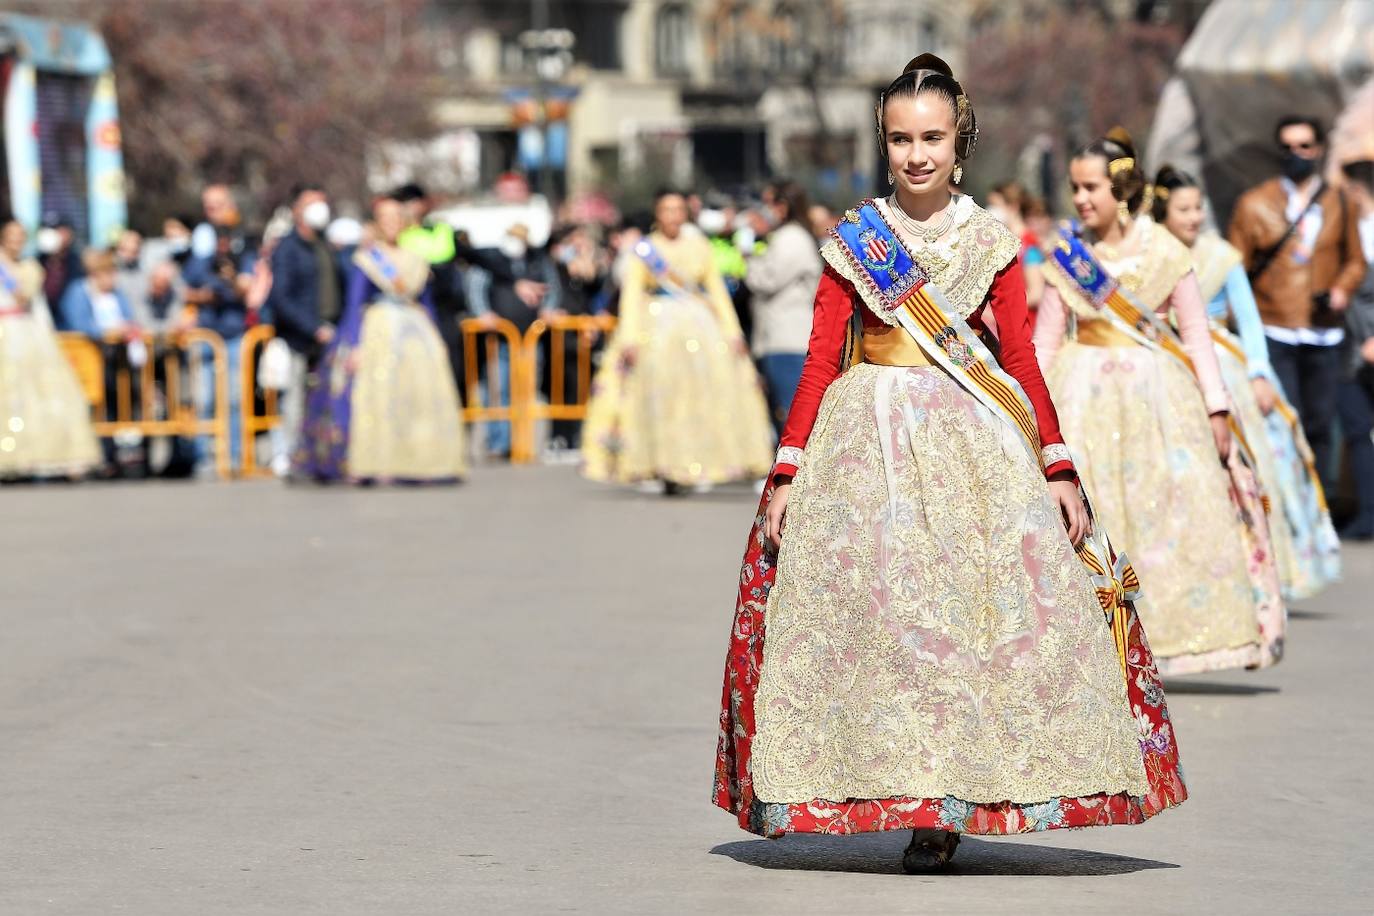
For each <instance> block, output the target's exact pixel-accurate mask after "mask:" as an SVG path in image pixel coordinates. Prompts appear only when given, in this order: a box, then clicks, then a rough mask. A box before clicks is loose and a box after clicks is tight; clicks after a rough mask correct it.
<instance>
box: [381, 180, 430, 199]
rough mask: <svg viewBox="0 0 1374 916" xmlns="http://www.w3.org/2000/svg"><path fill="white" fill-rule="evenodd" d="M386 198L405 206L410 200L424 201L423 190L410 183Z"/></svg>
mask: <svg viewBox="0 0 1374 916" xmlns="http://www.w3.org/2000/svg"><path fill="white" fill-rule="evenodd" d="M387 196H388V197H390V198H391V199H392V200H394V201H397V202H399V203H403V204H406V203H410V202H411V201H412V200H424V198H425V189H424V188H422V187H420V186H419V185H418V184H416V183H415V182H413V181H412V182H409V183H407V184H403V185H401V186H400V187H399V188H397V189H396V190H394V191H392V192H391V193H390V194H388V195H387Z"/></svg>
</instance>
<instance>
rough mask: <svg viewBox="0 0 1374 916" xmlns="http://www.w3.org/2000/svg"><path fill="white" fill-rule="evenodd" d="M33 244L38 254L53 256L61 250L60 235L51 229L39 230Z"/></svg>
mask: <svg viewBox="0 0 1374 916" xmlns="http://www.w3.org/2000/svg"><path fill="white" fill-rule="evenodd" d="M34 244H36V245H37V246H38V253H39V254H53V253H54V252H56V251H58V250H60V249H61V248H62V233H61V232H59V231H58V230H56V229H52V228H45V229H39V230H38V235H37V236H35V237H34Z"/></svg>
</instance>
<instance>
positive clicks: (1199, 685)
mask: <svg viewBox="0 0 1374 916" xmlns="http://www.w3.org/2000/svg"><path fill="white" fill-rule="evenodd" d="M1278 692H1279V688H1278V687H1268V686H1265V685H1263V684H1218V683H1216V682H1214V681H1172V680H1169V681H1165V682H1164V695H1165V696H1166V697H1169V696H1173V695H1175V694H1177V695H1179V696H1195V697H1253V696H1258V695H1259V694H1261V693H1278Z"/></svg>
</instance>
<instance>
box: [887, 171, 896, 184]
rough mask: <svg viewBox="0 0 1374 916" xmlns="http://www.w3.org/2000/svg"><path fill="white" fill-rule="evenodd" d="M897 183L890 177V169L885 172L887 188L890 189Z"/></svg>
mask: <svg viewBox="0 0 1374 916" xmlns="http://www.w3.org/2000/svg"><path fill="white" fill-rule="evenodd" d="M896 183H897V179H896V178H895V177H893V175H892V169H888V170H887V186H888V187H889V188H890V187H892V186H893V185H895V184H896Z"/></svg>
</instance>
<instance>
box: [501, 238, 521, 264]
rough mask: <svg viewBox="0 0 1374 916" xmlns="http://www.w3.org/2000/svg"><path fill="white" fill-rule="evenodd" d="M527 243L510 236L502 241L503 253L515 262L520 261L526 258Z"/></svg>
mask: <svg viewBox="0 0 1374 916" xmlns="http://www.w3.org/2000/svg"><path fill="white" fill-rule="evenodd" d="M526 250H527V249H526V246H525V243H524V242H522V241H520V240H519V239H518V238H516V237H515V236H513V235H508V236H506V237H505V238H503V239H502V240H501V253H502V254H503V255H505V256H506V257H508V258H510V259H511V260H513V261H518V260H519V259H521V258H523V257H524V256H525V251H526Z"/></svg>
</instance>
